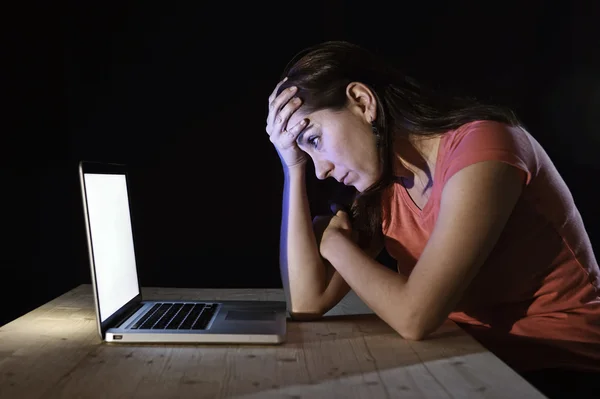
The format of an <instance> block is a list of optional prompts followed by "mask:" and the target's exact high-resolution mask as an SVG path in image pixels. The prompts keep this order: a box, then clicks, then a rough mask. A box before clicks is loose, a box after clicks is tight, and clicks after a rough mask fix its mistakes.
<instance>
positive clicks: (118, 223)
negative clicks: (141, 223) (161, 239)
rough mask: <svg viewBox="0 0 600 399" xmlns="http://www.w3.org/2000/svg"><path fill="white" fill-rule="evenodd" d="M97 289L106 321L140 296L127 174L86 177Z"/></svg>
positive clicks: (102, 316) (103, 317)
mask: <svg viewBox="0 0 600 399" xmlns="http://www.w3.org/2000/svg"><path fill="white" fill-rule="evenodd" d="M84 180H85V192H86V200H87V211H88V218H89V226H90V238H91V242H92V251H93V256H94V270H95V275H96V290H97V295H98V303H99V308H100V309H99V310H100V321H101V322H103V321H105V320H106V319H108V318H109V317H110V316H111V315H112V314H114V313H115V312H116V311H117V310H119V309H120V308H121V307H122V306H124V305H125V304H127V303H128V302H129V301H130V300H132V299H133V298H134V297H135V296H137V295H138V294H139V286H138V276H137V270H136V264H135V253H134V248H133V233H132V228H131V217H130V214H129V198H128V195H127V181H126V178H125V175H124V174H95V173H93V174H92V173H86V174H84Z"/></svg>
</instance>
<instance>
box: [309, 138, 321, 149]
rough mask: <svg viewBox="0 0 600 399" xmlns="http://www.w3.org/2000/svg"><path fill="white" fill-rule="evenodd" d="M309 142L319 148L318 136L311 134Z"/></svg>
mask: <svg viewBox="0 0 600 399" xmlns="http://www.w3.org/2000/svg"><path fill="white" fill-rule="evenodd" d="M307 142H308V144H310V145H311V146H313V147H314V148H317V146H318V145H319V138H318V137H317V136H311V137H310V138H309V139H308V140H307Z"/></svg>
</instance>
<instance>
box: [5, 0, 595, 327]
mask: <svg viewBox="0 0 600 399" xmlns="http://www.w3.org/2000/svg"><path fill="white" fill-rule="evenodd" d="M88 3H90V2H78V4H71V5H68V6H67V5H63V6H61V8H58V7H55V6H54V5H46V6H45V8H43V7H37V8H36V7H33V6H31V8H30V9H27V10H22V11H21V12H20V13H19V14H18V15H17V14H15V15H14V16H11V15H8V14H7V15H5V19H7V20H11V22H14V24H12V25H11V27H12V26H14V28H15V29H14V30H12V29H11V31H10V33H9V34H8V35H7V36H6V37H7V39H8V42H7V46H6V47H5V49H6V50H7V52H6V58H5V60H4V61H5V62H4V64H5V67H7V72H6V73H5V74H4V83H5V84H4V85H3V86H4V88H5V89H4V94H5V96H6V99H8V101H7V102H6V103H5V106H4V122H5V124H4V127H5V129H3V130H4V131H3V132H2V133H1V137H2V143H1V149H2V153H3V155H2V159H1V161H2V169H1V173H2V175H1V179H2V181H1V182H2V194H3V195H2V204H1V205H2V208H1V209H2V215H3V217H2V231H3V233H4V234H3V237H4V238H3V239H2V243H3V245H2V248H1V259H2V271H3V276H2V278H0V281H2V285H1V287H0V288H1V290H0V292H1V297H0V299H1V302H0V303H2V311H1V312H0V325H2V324H4V323H6V322H8V321H10V320H12V319H14V318H16V317H18V316H20V315H22V314H24V313H25V312H27V311H29V310H31V309H33V308H35V307H37V306H39V305H41V304H42V303H45V302H46V301H48V300H50V299H52V298H54V297H56V296H58V295H60V294H62V293H64V292H66V291H67V290H69V289H71V288H73V287H75V286H77V285H79V284H81V283H89V281H90V277H89V267H88V263H87V262H88V260H87V252H86V248H85V233H84V227H83V214H82V208H81V200H80V197H79V186H78V176H77V163H78V161H79V160H81V159H87V160H101V161H111V162H122V163H127V164H129V165H130V166H131V168H132V173H131V184H132V199H133V202H134V205H133V209H132V213H133V216H134V218H135V222H136V224H135V226H134V229H135V233H136V238H137V242H136V244H137V250H138V267H139V276H140V280H141V284H142V285H144V286H174V287H280V286H281V281H280V277H279V270H278V264H277V260H278V239H279V222H280V214H281V193H282V183H283V180H282V171H281V166H280V162H279V158H278V157H277V154H276V152H275V150H274V149H273V147H272V146H271V143H270V142H269V140H268V137H267V135H266V133H265V130H264V127H265V118H266V115H267V114H266V106H267V97H268V95H269V94H270V92H271V91H272V89H273V87H274V85H275V84H276V83H277V81H278V80H279V76H280V73H281V71H282V69H283V67H284V66H285V64H286V63H287V61H288V60H289V59H290V58H291V57H292V56H293V55H294V54H295V53H296V52H297V51H299V50H301V49H302V48H304V47H306V46H308V45H312V44H315V43H318V42H321V41H324V40H334V39H335V40H339V39H342V40H348V41H352V42H355V43H358V44H361V45H364V46H367V47H369V48H370V49H372V50H374V51H377V52H380V53H382V54H384V55H385V56H387V57H388V58H389V59H390V61H391V62H394V63H396V64H397V65H399V66H400V67H402V68H403V69H405V70H407V71H408V72H409V73H411V74H412V75H413V76H415V77H417V78H419V79H421V80H423V81H424V82H426V83H428V84H431V85H433V86H435V87H440V88H446V89H448V88H449V89H452V90H456V91H457V92H459V93H461V94H469V95H475V96H478V97H479V98H481V99H482V100H486V101H493V102H496V103H499V104H502V105H508V106H510V107H512V108H513V109H515V110H516V112H517V113H518V115H519V116H520V118H521V119H522V120H523V121H524V123H525V125H526V127H527V128H528V130H529V131H530V132H531V133H532V134H533V135H534V136H535V137H536V138H537V139H538V141H540V142H541V143H542V145H543V146H544V147H545V148H546V150H547V151H548V152H549V153H550V155H551V157H552V158H553V160H554V161H555V163H556V165H557V166H558V168H559V171H560V172H561V173H562V174H563V177H564V178H565V180H566V181H567V184H568V185H569V187H570V188H571V190H572V192H573V194H574V196H575V201H576V203H577V205H578V206H579V208H580V211H581V212H582V214H583V217H584V222H585V224H586V226H587V228H588V230H589V233H590V236H591V237H592V241H593V243H594V245H595V247H596V248H597V247H598V241H599V239H600V231H599V228H598V224H599V222H600V212H599V211H598V200H597V198H596V194H595V192H596V185H597V183H598V181H599V180H598V174H599V173H600V160H599V159H598V157H597V151H598V149H599V148H600V146H599V143H600V135H599V128H598V123H597V120H596V118H597V116H598V110H599V109H600V62H599V56H598V53H599V51H598V49H599V48H600V46H599V37H600V29H599V28H598V23H597V21H598V20H600V19H599V18H600V13H599V12H598V6H596V5H594V2H590V1H575V2H566V1H565V2H550V1H547V2H544V1H537V0H535V1H534V0H531V1H524V2H516V1H515V2H502V3H498V4H497V5H493V4H494V3H490V4H487V2H462V3H461V2H458V3H457V2H446V3H444V2H432V1H419V2H409V3H401V2H393V3H392V2H391V3H390V4H389V5H386V3H384V2H381V4H378V3H377V2H373V1H369V2H345V1H327V2H325V1H322V2H266V3H261V2H253V3H252V4H247V3H245V4H239V5H236V4H235V3H234V2H218V4H217V3H207V2H161V3H157V4H154V3H153V2H139V3H137V5H133V3H130V2H120V3H118V4H117V3H115V4H111V3H105V2H103V3H98V5H97V6H91V5H90V4H88ZM478 3H482V4H478ZM392 5H393V6H392ZM13 17H14V18H13ZM311 171H312V169H311ZM308 184H309V193H310V195H311V208H312V209H313V211H314V212H322V211H323V210H324V207H325V205H324V204H325V203H326V202H325V201H326V198H327V196H328V194H329V193H330V192H331V190H332V189H333V184H332V182H318V181H317V180H316V178H315V177H314V176H313V175H311V177H310V178H309V181H308Z"/></svg>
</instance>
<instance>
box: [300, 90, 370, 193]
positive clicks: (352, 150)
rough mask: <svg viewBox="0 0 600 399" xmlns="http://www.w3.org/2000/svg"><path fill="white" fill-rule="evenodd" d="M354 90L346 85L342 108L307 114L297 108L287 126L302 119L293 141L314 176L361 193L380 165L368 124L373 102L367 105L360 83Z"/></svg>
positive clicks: (367, 186)
mask: <svg viewBox="0 0 600 399" xmlns="http://www.w3.org/2000/svg"><path fill="white" fill-rule="evenodd" d="M355 89H356V90H354V91H355V92H354V93H353V92H352V87H351V85H350V86H349V88H348V94H349V96H348V97H349V101H348V104H347V106H346V107H345V108H343V109H342V110H340V111H332V110H328V109H325V110H320V111H316V112H313V113H310V114H307V113H306V112H303V110H302V107H300V108H299V109H298V110H297V111H296V112H294V113H293V114H292V115H291V117H290V119H289V121H288V127H292V126H295V125H296V124H297V123H298V122H300V121H301V120H302V119H303V118H306V119H307V120H308V125H307V127H306V128H305V129H304V130H303V131H302V132H301V133H300V135H299V136H298V139H297V143H298V146H299V147H300V148H301V149H302V150H303V151H304V152H306V153H307V154H308V155H309V156H310V157H311V158H312V160H313V162H314V165H315V172H316V175H317V177H318V178H319V179H326V178H327V177H333V178H334V179H336V180H337V181H339V182H340V183H343V184H345V185H347V186H354V188H356V190H358V191H359V192H362V191H364V190H366V189H367V188H369V187H370V186H371V185H373V184H374V183H375V182H376V181H377V180H378V179H379V177H380V175H381V165H380V160H379V155H378V150H377V143H376V137H375V135H374V134H373V129H372V127H371V123H370V120H373V119H374V115H373V114H374V112H373V110H374V104H373V103H371V104H368V98H366V97H365V94H366V95H367V96H368V95H370V93H362V92H361V90H365V88H364V86H360V87H355ZM300 97H301V96H300Z"/></svg>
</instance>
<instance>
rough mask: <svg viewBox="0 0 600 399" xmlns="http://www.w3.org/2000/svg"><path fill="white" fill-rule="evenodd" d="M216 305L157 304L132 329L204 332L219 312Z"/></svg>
mask: <svg viewBox="0 0 600 399" xmlns="http://www.w3.org/2000/svg"><path fill="white" fill-rule="evenodd" d="M217 307H218V305H217V304H216V303H177V302H169V303H166V302H164V303H156V304H155V305H154V306H153V307H152V308H151V309H150V310H149V311H147V312H146V313H145V314H144V316H142V317H141V318H140V319H139V320H137V321H136V322H135V323H134V324H133V325H132V326H131V328H132V329H134V330H204V329H206V326H207V325H208V323H209V322H210V320H211V319H212V318H213V316H214V315H215V313H216V312H217Z"/></svg>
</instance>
